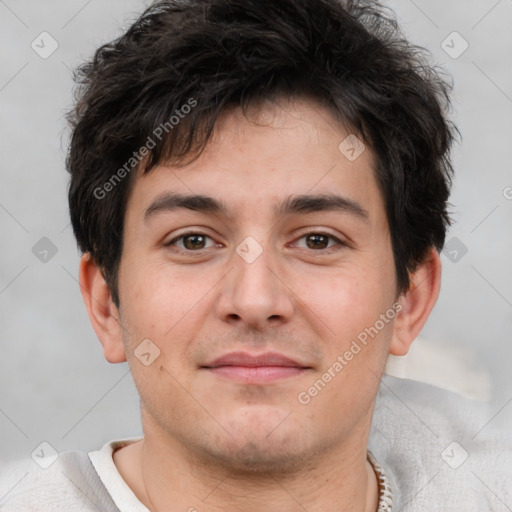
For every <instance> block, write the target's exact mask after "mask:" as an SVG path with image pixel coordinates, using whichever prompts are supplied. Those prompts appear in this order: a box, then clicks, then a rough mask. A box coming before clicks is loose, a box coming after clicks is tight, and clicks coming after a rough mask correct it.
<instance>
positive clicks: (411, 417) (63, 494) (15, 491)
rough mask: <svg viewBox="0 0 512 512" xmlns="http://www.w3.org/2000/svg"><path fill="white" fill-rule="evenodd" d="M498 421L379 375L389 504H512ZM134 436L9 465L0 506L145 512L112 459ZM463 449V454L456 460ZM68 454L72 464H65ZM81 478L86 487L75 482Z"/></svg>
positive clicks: (510, 446)
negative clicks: (47, 461) (47, 462)
mask: <svg viewBox="0 0 512 512" xmlns="http://www.w3.org/2000/svg"><path fill="white" fill-rule="evenodd" d="M361 378H362V379H363V378H373V376H372V375H367V376H361ZM499 425H500V423H499V421H497V420H496V418H495V419H494V420H493V414H491V412H490V411H488V410H487V408H486V407H485V406H482V405H480V404H478V403H475V402H472V401H469V400H467V399H465V398H463V397H461V396H459V395H456V394H454V393H450V392H447V391H445V390H442V389H439V388H435V387H433V386H429V385H426V384H423V383H418V382H413V381H410V380H405V379H397V378H394V377H389V376H385V377H384V379H383V381H382V384H381V387H380V390H379V395H378V397H377V403H376V408H375V413H374V418H373V423H372V431H371V435H370V443H369V447H368V448H369V451H370V453H371V454H372V456H373V457H374V461H378V464H379V465H380V466H382V468H383V469H384V471H385V473H386V476H387V477H388V479H389V481H388V482H387V484H388V487H389V490H390V491H391V495H392V501H393V506H392V510H393V511H394V512H420V511H421V512H424V511H425V510H427V511H428V510H430V511H434V510H438V511H443V512H459V511H461V510H464V511H465V512H486V511H502V510H503V511H506V510H509V511H510V510H512V492H511V487H510V483H509V482H510V481H512V441H511V432H510V430H505V429H504V428H503V427H502V426H501V427H500V426H499ZM482 427H484V428H482ZM135 439H138V438H130V439H125V440H118V441H111V442H109V443H107V444H105V445H104V446H103V448H102V449H101V450H98V451H95V452H90V453H89V460H90V462H89V460H88V459H87V458H86V462H87V464H85V463H84V458H83V456H85V455H86V454H84V453H83V452H66V453H67V455H66V453H63V454H61V455H60V456H59V458H58V459H57V461H56V462H55V463H54V464H53V465H52V466H50V468H48V469H47V470H42V469H40V468H39V467H38V466H36V464H35V463H34V462H33V461H31V460H29V461H25V462H21V463H17V464H13V465H10V466H9V467H8V468H7V470H6V471H4V472H3V473H2V474H0V510H1V511H2V512H35V511H37V512H55V511H60V510H73V512H91V511H95V512H97V510H98V508H99V509H100V510H101V511H102V512H107V511H109V512H110V511H111V510H112V511H114V512H119V511H121V512H148V509H147V508H146V507H144V506H143V505H142V504H141V503H140V502H139V501H138V500H137V498H136V497H135V495H134V494H133V492H132V491H131V489H130V488H129V487H128V485H127V484H126V483H125V482H124V481H123V479H122V478H121V476H120V474H119V473H118V471H117V469H116V467H115V465H114V462H113V459H112V451H113V449H114V448H115V447H116V446H119V445H120V444H123V443H126V442H130V441H134V440H135ZM466 453H467V455H468V456H467V459H466V460H463V462H462V463H461V464H460V465H458V464H457V463H458V462H460V461H461V460H462V459H463V458H464V457H465V454H466ZM79 455H80V456H82V457H81V458H80V457H79ZM66 457H67V459H66ZM73 458H76V459H80V464H79V465H77V464H75V465H73V463H72V462H73ZM91 463H92V464H91ZM87 465H88V471H89V474H88V475H89V476H87V478H84V476H83V475H82V474H81V472H80V468H84V469H87V468H86V466H87ZM455 466H457V467H455ZM70 468H71V469H72V472H70ZM91 473H92V474H93V478H92V480H91V478H90V477H91ZM82 479H83V480H84V481H87V482H88V483H87V485H88V486H89V487H85V484H84V486H82V485H81V484H80V482H81V481H82ZM82 489H90V491H85V492H84V490H82ZM107 491H108V492H107ZM102 492H103V494H102ZM112 500H113V501H112ZM110 501H112V505H110V503H109V502H110ZM114 503H115V505H114ZM116 506H117V508H118V509H119V511H115V507H116ZM382 510H386V509H382ZM388 510H389V509H388Z"/></svg>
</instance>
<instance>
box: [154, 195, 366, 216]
mask: <svg viewBox="0 0 512 512" xmlns="http://www.w3.org/2000/svg"><path fill="white" fill-rule="evenodd" d="M180 208H181V209H187V210H192V211H197V212H201V213H214V214H221V215H225V216H228V212H229V208H228V206H227V204H226V203H225V202H224V201H221V200H218V199H214V198H213V197H209V196H205V195H196V194H193V195H185V194H179V193H176V192H169V193H165V194H162V195H160V196H158V197H156V198H155V200H154V201H153V202H152V203H151V204H150V205H149V207H148V208H147V209H146V211H145V213H144V220H145V221H149V220H150V219H151V218H152V217H155V216H156V215H157V214H161V213H164V212H172V211H176V210H178V209H180ZM321 211H337V212H343V213H348V214H350V215H353V216H355V217H357V218H359V219H361V220H363V221H365V222H366V223H368V222H369V215H368V212H367V210H365V209H364V208H363V207H362V206H361V205H360V204H359V203H357V202H356V201H354V200H353V199H350V198H348V197H344V196H340V195H336V194H318V195H307V194H305V195H295V196H289V197H287V198H285V199H284V200H283V201H282V202H281V203H280V204H279V205H278V206H277V207H276V208H275V210H274V214H275V215H276V216H285V215H291V214H297V213H298V214H306V213H313V212H321Z"/></svg>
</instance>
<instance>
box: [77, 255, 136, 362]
mask: <svg viewBox="0 0 512 512" xmlns="http://www.w3.org/2000/svg"><path fill="white" fill-rule="evenodd" d="M79 280H80V291H81V292H82V297H83V299H84V303H85V307H86V308H87V313H88V314H89V319H90V321H91V324H92V327H93V329H94V331H95V332H96V335H97V336H98V339H99V340H100V342H101V344H102V345H103V352H104V354H105V359H106V360H107V361H108V362H109V363H122V362H123V361H126V354H125V351H124V345H123V338H122V328H121V323H120V317H119V311H118V309H117V308H116V305H115V304H114V302H113V301H112V295H111V293H110V289H109V288H108V286H107V283H106V281H105V278H104V277H103V274H102V273H101V270H100V269H99V268H98V266H97V265H96V263H95V262H94V261H93V259H92V258H91V256H90V254H89V253H86V254H84V255H83V256H82V258H81V260H80V277H79Z"/></svg>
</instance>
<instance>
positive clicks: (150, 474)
mask: <svg viewBox="0 0 512 512" xmlns="http://www.w3.org/2000/svg"><path fill="white" fill-rule="evenodd" d="M248 118H249V119H247V118H245V117H244V116H243V115H242V113H241V112H240V111H239V110H233V111H229V112H226V113H225V114H224V115H223V116H222V117H221V118H220V119H219V121H218V123H217V125H216V131H215V133H214V136H213V138H212V139H211V140H210V142H209V143H208V145H207V147H206V149H205V151H204V152H203V153H202V155H201V156H200V158H199V159H198V160H196V161H195V162H193V163H192V164H189V165H187V166H185V167H181V168H178V167H172V166H170V165H167V166H166V165H160V166H158V167H157V168H155V169H153V170H152V171H151V172H149V173H148V174H146V175H141V174H140V173H139V174H138V175H136V176H135V183H134V187H133V189H132V192H131V195H130V197H129V201H128V204H127V209H126V214H125V219H124V226H125V230H124V246H123V253H122V258H121V265H120V270H119V295H120V307H119V309H118V308H116V306H115V305H114V304H113V303H112V300H111V295H110V291H109V289H108V287H107V286H106V284H105V281H104V279H103V276H102V275H101V272H100V271H99V269H98V268H97V266H96V265H95V264H94V261H92V260H91V258H90V257H89V255H88V254H86V255H84V256H83V258H82V261H81V265H80V283H81V288H82V293H83V297H84V301H85V304H86V307H87V309H88V312H89V315H90V319H91V322H92V325H93V327H94V329H95V331H96V333H97V335H98V338H99V339H100V341H101V343H102V345H103V348H104V353H105V357H106V359H107V360H108V361H109V362H112V363H117V362H122V361H126V360H127V361H128V363H129V365H130V368H131V371H132V375H133V378H134V381H135V384H136V386H137V389H138V391H139V394H140V398H141V414H142V425H143V430H144V440H142V441H140V442H137V443H133V444H131V445H129V446H127V447H125V448H122V449H120V450H118V451H117V452H115V454H114V462H115V464H116V466H117V468H118V469H119V472H120V473H121V475H122V476H123V478H124V479H125V481H126V482H127V483H128V485H129V486H130V487H131V488H132V490H133V491H134V493H135V495H136V496H137V497H138V499H139V500H140V501H141V502H142V503H144V505H146V507H148V509H150V510H153V511H155V510H159V511H163V510H169V504H172V510H183V511H187V510H191V509H192V510H194V508H195V509H197V510H198V511H200V512H213V511H222V510H244V511H247V512H256V511H258V512H259V511H265V512H268V511H271V512H272V511H276V512H277V511H280V512H282V511H290V512H291V511H294V512H295V511H303V510H308V511H309V512H314V511H322V512H326V511H327V512H329V511H340V510H342V511H344V510H346V511H349V510H350V511H375V510H376V509H377V482H376V477H375V474H374V472H373V470H372V469H371V466H370V465H369V464H368V462H367V460H366V454H367V452H366V450H367V443H368V436H369V429H370V423H371V418H372V413H373V408H374V403H375V398H376V394H377V391H378V387H379V383H380V379H381V376H382V373H383V368H384V365H385V361H386V357H387V355H388V354H389V353H392V354H395V355H405V354H406V353H407V351H408V349H409V346H410V344H411V343H412V341H413V340H414V338H415V337H416V336H417V335H418V333H419V332H420V330H421V328H422V327H423V325H424V323H425V321H426V320H427V318H428V316H429V314H430V311H431V310H432V308H433V306H434V304H435V302H436V299H437V296H438V293H439V285H440V279H441V263H440V259H439V255H438V253H437V252H436V251H435V250H434V249H432V250H431V251H430V253H429V255H428V256H427V258H426V259H425V261H424V262H423V263H422V264H421V265H420V266H419V267H418V269H417V271H416V272H415V273H414V274H412V275H411V282H412V285H411V288H410V290H409V292H408V293H405V294H403V295H400V296H397V293H396V275H395V268H394V262H393V254H392V247H391V240H390V233H389V228H388V223H387V218H386V214H385V209H384V202H383V198H382V195H381V193H380V191H379V189H378V187H377V182H376V179H375V176H374V173H373V165H374V161H373V155H372V153H371V151H370V150H369V149H368V148H367V149H366V151H364V152H363V153H362V154H361V156H359V158H357V159H356V160H355V161H353V162H351V161H349V159H347V158H346V157H345V155H344V154H342V153H341V152H340V150H339V149H338V147H339V145H340V143H341V142H342V141H343V140H344V139H345V138H346V137H347V135H349V133H350V131H349V130H347V129H345V128H343V127H342V126H340V125H339V124H338V123H336V122H335V120H334V119H333V117H332V116H331V114H330V113H329V111H328V110H327V109H326V108H324V107H322V106H320V105H318V104H316V103H314V102H313V101H311V100H308V99H305V98H303V99H293V100H292V99H288V100H282V101H280V102H274V103H270V102H266V103H264V104H262V105H259V106H258V107H256V106H255V107H254V109H252V110H250V111H249V113H248ZM164 192H179V193H183V194H204V195H208V196H211V197H213V198H215V199H217V200H219V201H220V200H222V201H224V202H225V203H226V205H227V206H228V212H227V215H224V214H219V213H215V214H212V213H204V212H198V211H191V210H187V209H183V208H181V209H176V210H174V211H164V212H159V213H157V214H155V215H153V216H151V217H150V218H149V220H145V219H144V213H145V211H146V209H147V208H148V207H149V205H150V204H151V203H152V202H153V201H154V199H155V198H156V197H157V196H159V195H160V194H162V193H164ZM333 193H336V194H338V195H342V196H344V197H347V198H350V199H351V200H352V201H355V202H357V203H358V204H359V205H360V206H361V207H362V208H363V209H364V210H365V211H366V212H367V219H366V220H365V219H362V218H360V217H358V216H357V215H354V214H352V213H349V212H346V211H315V212H310V213H292V214H289V215H284V216H283V215H281V216H275V215H274V208H275V206H276V205H278V204H279V203H280V202H281V201H282V200H283V199H285V198H286V197H288V196H290V195H301V194H333ZM310 229H311V230H312V231H314V232H315V233H320V234H321V233H328V234H329V235H330V236H333V237H335V239H331V238H329V239H324V238H322V239H321V241H322V242H325V243H324V245H321V247H320V248H318V246H313V248H312V246H311V244H310V245H308V241H310V238H311V237H309V238H308V236H306V232H307V231H308V230H310ZM189 231H190V232H193V233H200V234H201V233H202V234H204V235H207V236H208V237H210V238H206V239H202V240H203V243H202V244H201V243H199V246H198V248H196V247H197V246H195V245H194V244H192V245H190V242H191V240H190V239H188V242H189V244H188V245H187V247H189V249H188V253H187V252H186V251H187V249H186V248H185V246H184V245H183V244H184V242H185V240H184V239H178V240H177V241H176V242H174V245H168V246H166V245H165V244H166V243H169V242H171V241H173V240H174V239H176V238H177V237H178V236H179V235H183V234H184V233H186V232H189ZM246 237H252V238H253V239H254V240H255V241H257V243H258V244H259V245H260V247H261V248H262V253H261V254H260V255H259V257H258V258H257V259H256V260H255V261H253V262H252V263H248V262H247V261H245V260H244V259H243V258H242V257H240V255H239V254H238V253H237V252H236V249H237V247H238V246H239V245H240V243H241V242H242V241H243V240H244V239H246ZM336 239H338V240H340V241H341V242H344V244H343V245H340V244H338V243H337V241H336ZM194 240H195V242H196V243H197V239H194ZM194 240H192V242H194ZM326 240H327V241H326ZM199 242H201V239H200V240H199ZM190 247H192V249H190ZM180 248H181V252H180ZM396 303H399V304H400V307H401V311H400V312H399V313H398V314H397V315H396V317H395V318H394V320H391V321H389V322H388V323H386V324H385V326H384V328H382V329H381V330H380V331H379V333H378V335H377V336H375V337H374V338H373V339H371V341H370V342H369V343H368V344H367V345H366V346H365V347H363V348H362V350H361V351H360V352H359V353H357V355H355V356H354V357H353V358H352V360H351V361H348V364H347V365H346V366H345V367H344V368H343V370H342V371H340V372H339V373H336V376H335V377H334V378H332V379H331V381H330V382H329V383H328V384H327V385H326V386H325V387H324V388H323V389H322V390H321V391H320V392H318V394H316V396H314V397H312V398H311V400H310V401H309V403H308V404H303V403H300V402H299V400H298V398H297V397H298V394H299V393H300V392H304V391H307V390H308V389H309V388H310V387H311V386H312V385H313V384H314V383H315V381H317V380H318V379H319V378H321V377H322V375H323V374H324V372H325V371H327V370H328V368H329V367H332V365H333V363H334V362H335V361H336V360H337V358H338V356H340V355H343V354H344V353H345V352H346V351H347V350H349V348H350V346H351V344H352V342H353V340H355V339H356V337H357V335H358V334H359V333H360V332H362V331H364V329H365V328H368V327H370V326H374V325H375V323H376V321H377V320H378V319H379V318H380V315H381V314H383V313H385V312H386V311H388V310H389V309H390V308H391V307H392V305H393V304H396ZM144 339H150V340H151V342H152V343H153V344H154V346H157V347H158V349H159V350H160V355H159V357H158V358H156V359H155V360H154V361H153V362H152V363H151V364H150V365H148V366H145V365H144V364H142V363H141V362H140V361H139V359H137V358H136V357H135V354H134V350H135V349H136V348H137V346H138V345H139V344H140V343H141V341H142V340H144ZM232 351H244V352H248V353H251V354H256V353H262V352H267V351H273V352H279V353H282V354H285V355H287V356H288V357H291V358H293V359H295V360H298V361H299V362H301V363H302V364H303V365H304V366H308V367H309V368H308V369H307V370H304V371H302V372H301V373H299V374H297V375H294V376H292V377H288V378H285V379H281V380H278V381H273V382H270V383H257V384H254V383H243V382H235V381H233V380H230V379H227V378H225V377H223V376H219V375H218V374H215V373H214V372H212V371H210V370H207V369H205V368H203V366H204V365H207V364H208V362H211V361H212V360H213V359H215V358H217V357H219V356H221V355H223V354H226V353H228V352H232Z"/></svg>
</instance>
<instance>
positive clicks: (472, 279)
mask: <svg viewBox="0 0 512 512" xmlns="http://www.w3.org/2000/svg"><path fill="white" fill-rule="evenodd" d="M386 3H387V4H388V5H389V6H390V7H392V8H394V9H395V10H396V12H397V14H398V18H399V21H400V22H401V23H402V27H403V29H404V31H405V33H406V34H407V35H408V37H409V38H410V39H411V40H412V41H413V42H415V43H417V44H420V45H423V46H425V47H427V48H428V49H429V50H430V51H432V53H433V61H434V62H436V63H437V64H439V65H441V66H442V67H443V68H444V69H446V70H447V72H449V73H450V74H452V75H453V78H454V83H455V95H454V107H455V111H454V116H453V117H454V120H455V122H456V123H457V124H458V126H459V128H460V130H461V132H462V136H463V143H462V145H460V146H457V147H456V148H455V151H454V162H455V168H456V172H457V178H456V181H455V185H454V189H453V195H452V200H451V202H452V204H453V208H452V210H453V212H454V213H453V217H454V219H455V221H456V222H455V225H454V226H453V227H452V229H451V231H450V234H449V236H448V240H450V239H452V238H453V237H456V238H457V239H458V240H460V242H461V243H463V244H464V246H466V247H467V250H468V251H467V253H466V254H465V255H464V256H463V257H462V258H460V254H461V252H460V251H459V253H458V254H459V258H460V259H459V260H458V261H455V262H453V261H450V258H448V257H447V256H446V255H445V254H443V256H442V260H443V265H444V266H443V285H442V291H441V296H440V298H439V301H438V304H437V306H436V308H435V310H434V312H433V314H432V316H431V318H430V319H429V321H428V324H427V325H426V327H425V329H424V330H423V333H422V337H423V338H424V339H425V340H427V343H428V342H429V341H430V342H432V346H435V347H436V350H438V351H439V354H440V355H441V354H442V352H443V351H444V350H443V347H445V348H446V349H447V350H448V348H453V347H455V348H457V347H459V348H469V349H471V350H472V351H473V353H474V360H475V361H476V363H478V365H479V366H480V367H481V368H484V369H486V370H487V371H488V373H489V374H490V376H491V378H492V385H493V390H494V394H493V402H492V411H494V413H495V418H494V419H493V421H500V420H501V421H504V418H506V417H510V412H511V411H510V409H512V404H510V402H509V401H511V400H512V377H511V371H510V369H509V367H510V362H511V360H512V343H511V339H510V338H511V332H512V272H510V262H511V260H512V258H511V255H512V230H511V227H512V188H507V187H512V173H511V172H510V162H511V160H512V159H511V156H512V155H511V147H512V142H511V136H512V126H511V113H512V70H511V55H512V31H511V30H510V26H511V22H512V2H511V1H510V0H500V1H496V0H479V1H468V0H451V1H446V0H435V1H432V0H429V1H427V0H415V1H414V2H413V1H412V0H395V1H392V2H386ZM146 4H147V2H141V1H139V0H128V1H127V0H123V1H121V0H110V1H103V2H100V1H99V0H89V1H84V0H67V1H64V0H53V1H45V2H35V1H23V0H18V1H17V0H5V1H3V0H0V42H1V45H2V53H1V56H2V57H1V65H0V109H1V110H0V111H1V112H2V116H1V120H0V123H1V137H0V143H1V168H0V169H1V170H0V172H1V187H0V233H1V235H2V245H1V252H0V312H1V322H0V329H1V335H0V343H1V357H0V439H1V442H0V461H3V462H4V463H5V462H6V461H8V460H11V459H13V458H18V457H25V456H29V455H30V453H31V452H32V450H34V448H35V447H36V446H38V445H39V443H40V442H41V441H47V442H49V443H50V444H51V445H52V446H54V447H55V449H57V450H58V451H62V450H66V449H81V450H92V449H97V448H99V447H100V446H102V445H103V443H104V442H106V441H108V440H110V439H114V438H121V437H130V436H135V435H138V434H140V433H141V427H140V420H139V403H138V396H137V393H136V389H135V387H134V384H133V381H132V379H131V375H130V374H129V372H128V366H127V364H126V363H123V364H119V365H110V364H109V363H107V362H106V361H105V360H104V358H103V353H102V350H101V346H100V343H99V342H98V341H97V339H96V336H95V333H94V331H93V329H92V327H91V326H90V324H89V320H88V318H87V315H86V311H85V308H84V306H83V303H82V299H81V296H80V292H79V288H78V284H77V275H78V262H79V254H78V252H77V249H76V245H75V242H74V239H73V235H72V231H71V229H70V226H69V219H68V212H67V196H66V193H67V180H68V177H67V173H66V171H65V169H64V157H65V151H66V144H67V137H68V132H67V130H66V123H65V120H64V113H65V111H66V109H68V108H69V106H70V105H71V102H72V87H73V83H72V77H71V69H72V68H74V67H75V66H76V65H77V64H79V63H80V62H81V61H82V60H83V59H84V58H87V57H88V56H90V55H91V53H92V51H93V50H94V49H95V48H96V47H98V46H99V45H100V44H102V43H104V42H107V41H109V40H111V39H112V38H113V37H115V36H116V35H118V34H119V33H120V30H122V28H123V27H124V28H126V27H127V26H128V24H129V23H130V22H131V21H132V20H133V19H134V17H135V16H136V13H138V12H140V11H141V10H142V9H143V8H144V6H145V5H146ZM43 31H46V32H48V33H50V34H51V36H52V37H53V38H54V39H55V40H56V41H57V42H58V45H59V46H58V49H57V50H56V51H55V52H54V53H53V54H52V55H51V56H49V57H48V58H47V59H43V58H41V57H40V56H39V55H38V54H37V53H36V52H35V51H34V50H33V49H32V48H31V43H32V41H33V40H36V42H37V41H39V40H40V39H38V36H39V34H40V33H41V32H43ZM454 31H457V32H458V33H460V34H461V35H462V37H463V38H464V39H465V40H466V41H467V42H468V43H469V48H468V49H467V51H466V52H465V53H463V54H462V55H460V56H459V57H458V58H456V59H454V58H452V57H450V56H449V55H448V54H447V53H446V52H445V51H444V50H443V48H442V47H441V44H442V42H443V41H444V40H445V39H446V38H447V36H449V35H450V34H451V33H452V32H454ZM452 41H453V42H452ZM447 42H448V44H449V45H451V46H453V49H452V50H451V51H458V50H460V48H461V46H460V41H458V40H457V39H453V37H452V38H451V39H450V38H449V39H448V40H447ZM46 48H48V46H46ZM507 191H508V193H507ZM506 196H508V197H509V198H511V199H507V197H506ZM43 237H47V238H48V239H49V240H51V242H52V244H54V246H55V248H56V249H57V253H56V254H55V255H53V256H52V253H51V252H50V253H49V254H48V256H47V260H48V261H46V262H44V261H40V259H39V258H41V257H42V254H39V258H38V257H36V255H35V254H34V253H33V247H34V246H35V245H36V244H37V243H38V242H39V241H40V240H41V238H43ZM42 243H47V242H42ZM451 243H455V242H451ZM36 247H39V246H36ZM35 252H36V253H37V251H35ZM50 256H51V257H50ZM452 259H453V255H452ZM448 371H449V370H448ZM489 419H490V420H491V419H492V418H489ZM503 424H504V423H503Z"/></svg>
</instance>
